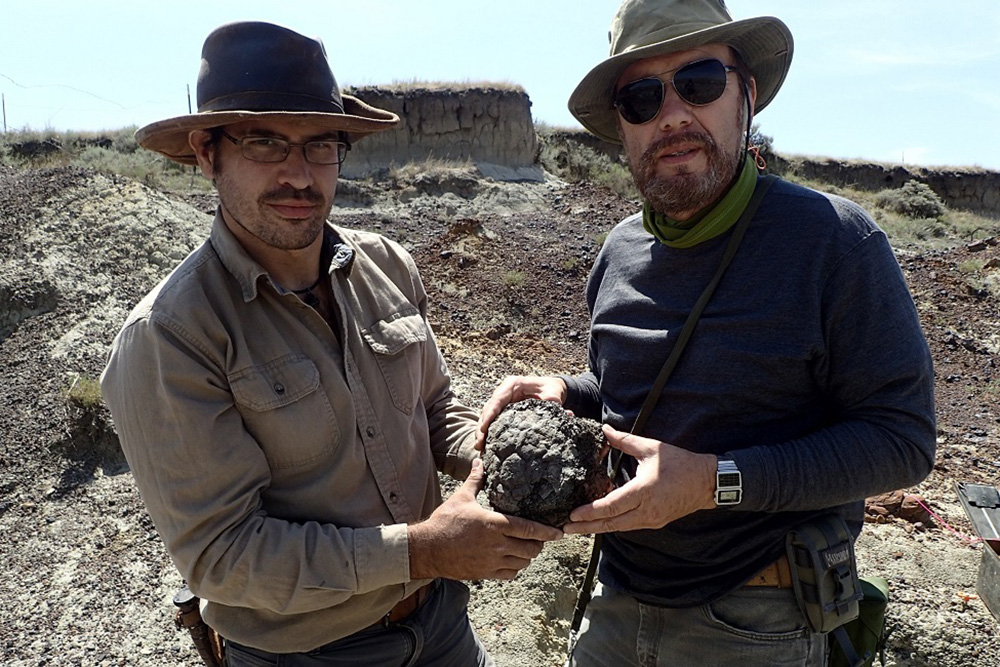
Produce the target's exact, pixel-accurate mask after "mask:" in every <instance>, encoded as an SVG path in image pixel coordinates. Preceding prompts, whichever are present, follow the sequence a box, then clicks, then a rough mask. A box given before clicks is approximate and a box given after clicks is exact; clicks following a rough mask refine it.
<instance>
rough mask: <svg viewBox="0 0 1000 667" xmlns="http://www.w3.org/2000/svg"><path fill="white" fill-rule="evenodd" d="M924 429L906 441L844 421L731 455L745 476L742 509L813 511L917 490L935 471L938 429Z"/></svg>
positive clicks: (904, 437) (928, 426) (928, 425)
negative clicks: (883, 494)
mask: <svg viewBox="0 0 1000 667" xmlns="http://www.w3.org/2000/svg"><path fill="white" fill-rule="evenodd" d="M923 426H924V428H923V429H913V430H910V431H908V432H907V433H906V434H905V435H903V434H900V433H898V432H893V431H891V430H888V429H886V428H885V427H883V426H882V425H879V424H875V423H871V422H867V421H863V420H851V421H843V422H839V423H837V424H834V425H832V426H830V427H828V428H824V429H821V430H819V431H816V432H815V433H812V434H810V435H808V436H805V437H802V438H798V439H796V440H792V441H789V442H784V443H779V444H775V445H766V446H755V447H748V448H745V449H738V450H734V451H731V452H728V455H730V456H732V457H733V459H734V460H735V461H736V464H737V466H738V467H739V468H740V470H741V471H742V472H743V501H742V502H741V503H740V505H739V507H738V509H740V510H749V511H765V512H779V511H799V510H814V509H821V508H824V507H833V506H837V505H842V504H845V503H850V502H856V501H858V500H862V499H864V498H866V497H868V496H871V495H875V494H878V493H882V492H885V491H891V490H895V489H900V488H906V487H908V486H911V485H913V484H916V483H918V482H919V481H920V480H922V479H924V478H925V477H926V476H927V475H928V474H929V473H930V471H931V469H932V467H933V465H934V433H933V423H932V422H931V423H925V424H924V425H923ZM921 431H922V432H921Z"/></svg>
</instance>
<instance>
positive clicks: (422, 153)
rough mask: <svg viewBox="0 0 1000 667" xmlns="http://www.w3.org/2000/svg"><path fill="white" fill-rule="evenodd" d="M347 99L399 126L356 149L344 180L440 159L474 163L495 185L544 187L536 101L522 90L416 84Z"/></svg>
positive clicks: (361, 90) (359, 93) (367, 90)
mask: <svg viewBox="0 0 1000 667" xmlns="http://www.w3.org/2000/svg"><path fill="white" fill-rule="evenodd" d="M349 92H350V93H351V94H353V95H355V96H357V97H358V98H360V99H362V100H364V101H365V102H367V103H368V104H371V105H373V106H376V107H379V108H381V109H388V110H389V111H393V112H395V113H396V114H398V115H399V117H400V118H401V119H402V122H401V123H400V125H399V126H398V127H397V128H396V129H395V130H389V131H387V132H380V133H378V134H374V135H370V136H368V137H365V138H364V139H362V140H361V141H359V142H358V143H357V145H356V146H354V147H353V148H352V149H351V154H350V156H349V157H348V160H347V162H346V163H345V164H344V174H345V176H347V177H355V176H360V175H365V174H370V173H373V172H377V171H379V170H380V169H385V168H387V167H390V166H392V165H397V166H401V165H404V164H406V163H407V162H416V161H422V160H427V159H440V160H447V161H457V162H472V163H474V164H476V166H478V167H479V168H480V171H481V172H483V174H484V175H486V176H491V177H493V178H496V179H498V180H540V179H541V170H540V169H539V168H538V167H537V165H536V158H537V153H538V141H537V138H536V136H535V127H534V124H533V123H532V119H531V101H530V100H529V99H528V95H527V94H526V93H525V92H524V91H523V90H522V89H520V88H517V87H514V86H511V85H509V84H508V85H504V84H500V85H497V86H461V85H455V86H452V87H445V86H438V85H426V86H423V85H419V84H413V85H409V86H391V87H365V88H358V89H354V90H351V91H349Z"/></svg>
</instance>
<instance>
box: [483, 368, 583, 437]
mask: <svg viewBox="0 0 1000 667" xmlns="http://www.w3.org/2000/svg"><path fill="white" fill-rule="evenodd" d="M526 398H540V399H541V400H543V401H555V402H556V403H558V404H559V405H563V404H564V403H565V402H566V383H565V382H564V381H563V380H562V379H561V378H557V377H541V376H537V375H508V376H507V377H506V378H505V379H504V381H503V382H501V383H500V384H499V385H497V388H496V389H494V390H493V395H492V396H490V399H489V400H488V401H486V404H485V405H483V410H482V412H480V413H479V426H478V428H477V429H476V449H478V450H479V451H483V445H484V444H485V443H486V432H487V431H488V430H489V428H490V424H492V423H493V420H494V419H496V418H497V415H499V414H500V413H501V412H503V409H504V408H505V407H507V405H508V404H510V403H517V402H518V401H523V400H524V399H526Z"/></svg>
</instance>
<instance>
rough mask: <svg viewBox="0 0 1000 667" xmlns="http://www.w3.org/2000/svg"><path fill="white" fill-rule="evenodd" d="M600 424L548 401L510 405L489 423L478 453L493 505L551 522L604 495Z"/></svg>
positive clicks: (561, 520)
mask: <svg viewBox="0 0 1000 667" xmlns="http://www.w3.org/2000/svg"><path fill="white" fill-rule="evenodd" d="M603 442H604V436H603V434H602V433H601V425H600V424H598V423H597V422H595V421H592V420H589V419H580V418H577V417H574V416H572V415H570V414H568V413H567V412H566V411H565V410H563V409H562V407H560V406H559V405H557V404H556V403H553V402H552V401H541V400H537V399H528V400H526V401H521V402H518V403H512V404H511V405H509V406H507V408H506V409H505V410H504V411H503V412H502V413H501V414H500V416H499V417H497V418H496V420H495V421H494V422H493V423H492V424H491V425H490V429H489V433H488V435H487V439H486V451H485V454H484V456H483V459H484V462H485V465H486V496H487V498H488V499H489V501H490V505H492V507H493V509H495V510H497V511H498V512H503V513H504V514H513V515H514V516H520V517H524V518H525V519H531V520H532V521H538V522H540V523H545V524H548V525H550V526H562V525H563V524H565V523H566V522H568V521H569V513H570V511H572V510H573V508H574V507H579V506H580V505H584V504H586V503H588V502H590V501H592V500H595V499H596V498H600V497H601V496H603V495H604V494H605V492H606V491H607V487H608V476H607V472H606V471H605V469H604V466H603V465H601V463H600V453H601V445H602V444H603Z"/></svg>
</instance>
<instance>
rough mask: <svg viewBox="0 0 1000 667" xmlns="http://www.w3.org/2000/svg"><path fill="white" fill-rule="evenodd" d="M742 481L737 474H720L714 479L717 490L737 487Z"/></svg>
mask: <svg viewBox="0 0 1000 667" xmlns="http://www.w3.org/2000/svg"><path fill="white" fill-rule="evenodd" d="M742 481H743V480H742V479H740V473H738V472H720V473H719V474H718V476H717V477H716V484H718V486H719V488H722V487H726V486H739V485H740V483H741V482H742Z"/></svg>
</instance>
